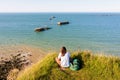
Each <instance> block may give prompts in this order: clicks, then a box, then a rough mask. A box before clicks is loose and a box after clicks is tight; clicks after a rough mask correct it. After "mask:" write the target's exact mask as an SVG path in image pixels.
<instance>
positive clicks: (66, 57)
mask: <svg viewBox="0 0 120 80" xmlns="http://www.w3.org/2000/svg"><path fill="white" fill-rule="evenodd" d="M55 60H56V62H57V63H58V65H59V66H60V67H61V68H62V69H64V68H65V67H69V66H70V53H69V52H67V50H66V48H65V47H62V48H61V49H60V53H59V55H58V57H57V58H56V59H55Z"/></svg>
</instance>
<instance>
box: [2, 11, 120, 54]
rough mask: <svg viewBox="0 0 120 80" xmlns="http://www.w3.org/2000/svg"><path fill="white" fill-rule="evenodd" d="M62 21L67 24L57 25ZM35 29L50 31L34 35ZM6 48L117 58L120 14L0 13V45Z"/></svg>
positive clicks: (119, 39)
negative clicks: (70, 52)
mask: <svg viewBox="0 0 120 80" xmlns="http://www.w3.org/2000/svg"><path fill="white" fill-rule="evenodd" d="M53 16H54V18H53ZM62 21H69V24H66V25H57V22H62ZM39 27H50V28H51V29H49V30H46V31H43V32H35V31H34V30H35V28H39ZM9 45H29V46H36V47H40V48H41V49H44V50H48V51H49V50H53V51H58V50H59V49H60V48H61V47H62V46H65V47H66V48H67V49H68V50H69V51H76V50H89V51H91V52H93V53H98V54H99V53H103V54H106V55H116V56H120V13H0V46H9Z"/></svg>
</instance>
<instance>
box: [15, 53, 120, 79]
mask: <svg viewBox="0 0 120 80" xmlns="http://www.w3.org/2000/svg"><path fill="white" fill-rule="evenodd" d="M56 56H57V54H55V53H54V54H48V55H47V56H46V57H45V58H44V59H43V60H41V61H39V62H38V63H36V64H34V65H33V66H31V67H30V68H27V69H26V70H24V71H22V72H21V73H20V74H19V76H18V77H17V79H16V80H119V79H120V58H119V57H114V56H104V55H93V54H91V53H90V52H89V51H79V52H74V53H72V54H71V58H78V59H80V63H81V69H80V70H78V71H72V70H70V69H69V68H67V69H66V70H65V71H61V70H60V69H59V68H58V65H57V64H56V62H55V57H56Z"/></svg>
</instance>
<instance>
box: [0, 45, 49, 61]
mask: <svg viewBox="0 0 120 80" xmlns="http://www.w3.org/2000/svg"><path fill="white" fill-rule="evenodd" d="M18 53H21V54H31V56H30V57H29V59H30V60H31V61H32V63H36V62H37V61H39V60H41V59H42V58H43V57H44V56H45V55H46V54H47V53H48V52H46V51H44V50H42V49H41V48H38V47H34V46H29V45H11V46H0V58H8V59H9V57H10V55H16V54H18Z"/></svg>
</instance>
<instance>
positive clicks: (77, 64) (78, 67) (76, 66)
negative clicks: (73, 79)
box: [70, 59, 80, 71]
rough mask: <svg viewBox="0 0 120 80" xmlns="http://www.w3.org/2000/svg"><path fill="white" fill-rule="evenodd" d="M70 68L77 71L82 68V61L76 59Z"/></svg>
mask: <svg viewBox="0 0 120 80" xmlns="http://www.w3.org/2000/svg"><path fill="white" fill-rule="evenodd" d="M70 69H71V70H73V71H77V70H79V69H80V61H79V59H74V60H73V63H70Z"/></svg>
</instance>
